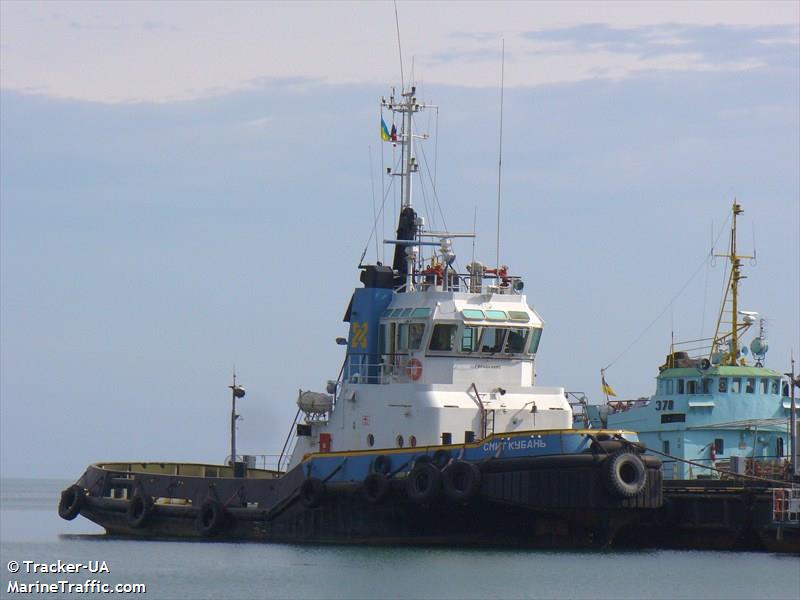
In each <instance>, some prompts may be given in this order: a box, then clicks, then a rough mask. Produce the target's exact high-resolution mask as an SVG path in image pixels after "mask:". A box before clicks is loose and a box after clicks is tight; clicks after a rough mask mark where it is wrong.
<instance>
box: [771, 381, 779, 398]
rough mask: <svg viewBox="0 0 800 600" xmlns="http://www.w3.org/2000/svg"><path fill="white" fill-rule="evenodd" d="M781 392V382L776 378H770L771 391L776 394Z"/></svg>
mask: <svg viewBox="0 0 800 600" xmlns="http://www.w3.org/2000/svg"><path fill="white" fill-rule="evenodd" d="M780 392H781V382H780V381H779V380H777V379H773V380H772V393H773V394H775V395H776V396H777V395H778V394H780Z"/></svg>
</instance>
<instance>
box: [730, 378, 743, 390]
mask: <svg viewBox="0 0 800 600" xmlns="http://www.w3.org/2000/svg"><path fill="white" fill-rule="evenodd" d="M741 391H742V380H741V379H739V378H738V377H734V378H733V379H731V394H739V393H741Z"/></svg>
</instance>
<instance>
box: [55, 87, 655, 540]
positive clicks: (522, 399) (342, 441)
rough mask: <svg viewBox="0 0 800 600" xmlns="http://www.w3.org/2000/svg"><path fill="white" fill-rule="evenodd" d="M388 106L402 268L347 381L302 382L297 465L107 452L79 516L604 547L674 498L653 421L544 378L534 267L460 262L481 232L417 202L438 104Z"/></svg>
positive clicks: (371, 269) (362, 333)
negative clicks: (423, 126) (626, 420)
mask: <svg viewBox="0 0 800 600" xmlns="http://www.w3.org/2000/svg"><path fill="white" fill-rule="evenodd" d="M383 108H384V110H386V111H388V112H389V113H390V114H392V116H393V117H394V119H393V120H395V121H399V127H396V126H394V125H393V127H392V132H391V134H390V133H389V131H388V128H387V127H385V126H384V127H383V131H382V135H383V136H384V137H389V138H390V140H391V141H393V142H394V143H395V144H397V146H398V147H399V149H400V152H401V155H402V158H401V160H400V162H399V165H400V167H399V168H398V169H397V172H396V173H393V175H396V176H398V178H399V181H400V184H401V190H400V192H401V193H400V197H401V206H400V213H399V223H398V228H397V235H396V237H395V239H390V240H386V243H387V244H390V245H391V246H392V247H393V250H394V260H393V264H392V265H391V266H388V265H387V266H384V265H381V264H380V263H378V264H375V265H366V266H363V265H361V266H360V267H359V268H360V269H361V274H360V280H361V282H362V284H363V287H359V288H357V289H356V290H355V291H354V293H353V295H352V298H351V300H350V303H349V306H348V307H347V310H346V314H345V318H344V320H345V321H346V322H348V323H349V324H350V329H349V335H348V338H347V339H346V340H344V339H342V340H340V343H342V345H345V344H346V346H347V351H346V355H345V358H344V364H343V366H342V369H341V373H340V376H339V378H338V379H337V380H336V381H331V382H329V383H328V385H327V389H326V391H325V392H302V393H300V395H299V397H298V399H297V403H298V406H299V409H300V410H299V412H298V415H299V418H298V419H296V420H295V423H293V425H292V436H291V438H292V443H293V448H292V451H290V452H287V456H288V460H287V465H286V468H285V469H280V470H274V471H271V470H264V469H254V468H248V465H247V464H245V463H239V462H236V461H233V463H232V464H229V465H222V466H214V465H199V464H177V463H137V462H132V463H124V464H121V463H114V464H94V465H91V466H89V467H88V469H87V470H86V472H85V473H84V474H83V475H82V476H81V477H80V479H79V480H78V481H77V482H76V484H75V485H73V486H71V487H69V488H68V489H66V490H65V491H64V492H63V494H62V497H61V502H60V505H59V514H60V515H61V516H62V517H64V518H65V519H72V518H75V517H76V516H77V515H78V514H80V515H83V516H84V517H86V518H88V519H90V520H92V521H94V522H96V523H98V524H99V525H101V526H103V527H104V528H105V529H106V531H107V532H108V533H109V534H112V535H126V536H137V537H145V538H169V537H181V538H215V539H235V540H261V541H297V542H300V541H302V542H344V543H360V542H372V543H472V544H509V543H511V544H519V545H530V546H542V547H576V546H578V547H581V546H583V547H597V546H606V545H608V544H611V543H613V539H614V535H615V533H616V532H617V531H618V530H619V529H620V528H621V527H624V526H626V525H630V524H631V523H632V522H635V521H636V520H637V519H638V518H639V517H640V515H642V514H643V513H646V512H648V511H652V510H653V509H656V508H658V507H660V506H661V502H662V480H661V469H660V468H661V461H660V460H659V459H658V458H657V457H650V456H644V455H643V454H642V453H641V450H642V446H641V444H640V443H639V442H638V438H637V436H636V434H635V433H633V432H631V431H628V430H625V429H624V428H614V429H613V430H604V429H592V430H578V429H574V428H573V425H572V423H573V415H572V410H571V407H570V404H569V403H568V401H567V397H566V395H565V392H564V389H563V388H560V387H539V386H537V385H536V374H535V369H534V367H535V360H536V353H537V351H538V348H539V341H540V337H541V334H542V327H543V322H542V319H541V318H540V316H539V315H538V314H537V313H536V311H535V310H533V309H532V308H531V307H530V306H529V305H528V302H527V299H526V297H525V295H524V294H523V293H522V289H523V282H522V279H521V278H520V277H518V276H515V275H512V274H511V272H510V271H509V269H508V268H507V267H505V266H502V265H495V266H492V267H487V266H485V265H484V264H481V263H479V262H474V261H473V262H471V263H470V264H468V265H467V266H466V267H465V269H464V270H463V271H461V270H459V269H458V267H457V261H456V256H455V254H454V251H453V240H454V239H456V238H459V237H472V234H457V233H453V232H447V231H431V230H428V229H426V228H425V223H424V221H423V219H422V218H421V217H420V216H419V215H418V214H417V212H416V211H415V210H414V207H413V205H412V183H413V178H414V176H415V174H416V173H417V172H418V170H419V165H418V162H417V158H416V155H415V152H414V150H415V148H414V146H415V144H416V143H417V141H418V140H420V139H422V138H423V137H425V136H421V135H418V134H417V133H416V131H415V121H416V117H417V115H418V113H420V112H421V111H424V110H425V109H426V108H430V107H429V106H426V105H425V104H423V103H421V102H419V101H418V100H417V97H416V90H415V88H414V87H411V88H409V89H408V90H407V91H403V93H401V94H400V95H399V97H395V96H394V95H392V97H390V98H389V99H388V100H384V101H383ZM232 387H233V393H234V396H236V394H237V391H238V389H239V388H237V386H236V385H235V382H234V386H232ZM289 445H290V446H291V444H289ZM232 454H234V455H235V451H234V452H232Z"/></svg>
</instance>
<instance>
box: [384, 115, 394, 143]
mask: <svg viewBox="0 0 800 600" xmlns="http://www.w3.org/2000/svg"><path fill="white" fill-rule="evenodd" d="M381 139H382V140H383V141H384V142H388V141H389V140H390V139H392V138H391V136H390V135H389V128H388V127H386V121H384V120H383V119H381Z"/></svg>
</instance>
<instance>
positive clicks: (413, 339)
mask: <svg viewBox="0 0 800 600" xmlns="http://www.w3.org/2000/svg"><path fill="white" fill-rule="evenodd" d="M424 335H425V323H409V324H408V349H409V350H419V349H420V347H422V338H423V336H424Z"/></svg>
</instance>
